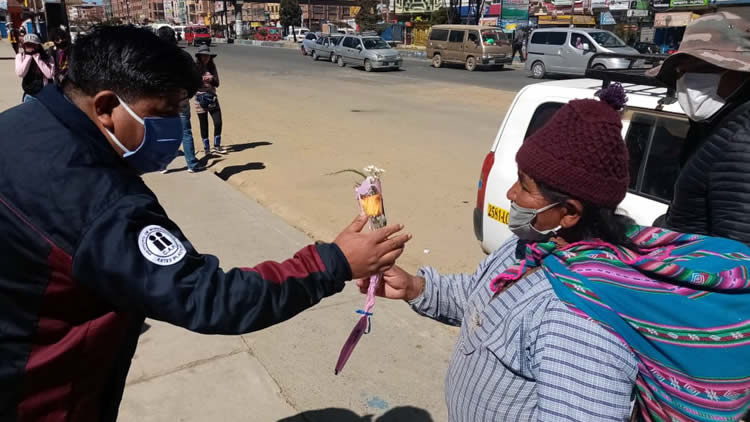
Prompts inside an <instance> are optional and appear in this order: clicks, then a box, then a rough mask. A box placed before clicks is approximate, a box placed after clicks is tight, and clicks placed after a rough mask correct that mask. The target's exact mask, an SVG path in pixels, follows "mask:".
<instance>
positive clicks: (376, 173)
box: [363, 164, 385, 179]
mask: <svg viewBox="0 0 750 422" xmlns="http://www.w3.org/2000/svg"><path fill="white" fill-rule="evenodd" d="M363 170H364V172H365V173H367V174H369V175H370V176H371V177H373V178H375V179H377V178H379V177H380V175H381V174H383V173H385V170H383V169H380V168H377V167H375V166H373V165H372V164H371V165H369V166H367V167H365V168H364V169H363Z"/></svg>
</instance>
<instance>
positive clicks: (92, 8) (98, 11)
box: [68, 3, 104, 25]
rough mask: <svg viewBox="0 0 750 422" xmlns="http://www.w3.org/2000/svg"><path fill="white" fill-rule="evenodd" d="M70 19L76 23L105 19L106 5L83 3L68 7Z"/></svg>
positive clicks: (91, 22) (93, 22) (92, 22)
mask: <svg viewBox="0 0 750 422" xmlns="http://www.w3.org/2000/svg"><path fill="white" fill-rule="evenodd" d="M68 19H70V21H71V22H72V23H74V24H79V25H80V24H87V25H90V24H95V23H99V22H102V21H104V6H103V5H98V4H94V3H82V4H79V5H75V6H69V7H68Z"/></svg>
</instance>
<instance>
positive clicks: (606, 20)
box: [599, 12, 617, 25]
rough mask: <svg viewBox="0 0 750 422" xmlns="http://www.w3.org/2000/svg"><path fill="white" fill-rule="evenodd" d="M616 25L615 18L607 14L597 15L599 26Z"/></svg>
mask: <svg viewBox="0 0 750 422" xmlns="http://www.w3.org/2000/svg"><path fill="white" fill-rule="evenodd" d="M616 23H617V22H615V17H614V16H612V14H611V13H609V12H602V14H601V15H599V25H614V24H616Z"/></svg>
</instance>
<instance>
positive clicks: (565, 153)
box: [516, 84, 630, 209]
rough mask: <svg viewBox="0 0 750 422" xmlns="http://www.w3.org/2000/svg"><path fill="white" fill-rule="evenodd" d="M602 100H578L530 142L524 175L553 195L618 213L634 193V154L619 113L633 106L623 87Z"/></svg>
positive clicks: (521, 163) (521, 158) (520, 157)
mask: <svg viewBox="0 0 750 422" xmlns="http://www.w3.org/2000/svg"><path fill="white" fill-rule="evenodd" d="M599 96H600V100H593V99H584V100H573V101H571V102H569V103H568V104H566V105H564V106H563V107H562V108H560V110H558V111H557V113H555V114H554V115H553V116H552V118H551V119H550V120H549V121H548V122H547V124H546V125H544V126H543V127H542V128H541V129H539V130H538V131H536V132H535V133H533V134H532V135H531V136H529V137H528V138H526V140H525V141H524V143H523V145H522V146H521V148H520V149H519V150H518V153H517V154H516V162H517V163H518V169H519V170H521V171H522V172H524V173H525V174H526V175H528V176H529V177H531V178H532V179H534V181H536V182H539V183H542V184H544V185H545V186H548V187H550V188H552V189H555V190H558V191H560V192H563V193H566V194H568V195H571V196H572V197H574V198H576V199H579V200H581V201H584V202H586V203H589V204H592V205H597V206H600V207H603V208H612V209H614V208H617V205H618V204H619V203H620V202H622V200H623V199H624V198H625V194H626V193H627V190H628V182H629V180H630V179H629V175H628V151H627V148H626V147H625V142H624V141H623V139H622V135H621V132H622V122H621V120H620V114H619V113H618V112H617V111H616V109H618V110H619V109H620V108H622V106H623V105H624V104H625V101H627V97H626V96H625V93H624V90H623V89H622V87H621V86H619V85H618V84H615V85H611V86H610V87H608V88H606V89H605V90H602V92H601V93H600V94H599Z"/></svg>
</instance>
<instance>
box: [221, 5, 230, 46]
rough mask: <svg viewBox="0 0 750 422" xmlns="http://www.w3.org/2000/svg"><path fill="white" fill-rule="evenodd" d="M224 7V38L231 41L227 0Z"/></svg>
mask: <svg viewBox="0 0 750 422" xmlns="http://www.w3.org/2000/svg"><path fill="white" fill-rule="evenodd" d="M223 2H224V5H223V6H222V7H223V9H224V10H223V11H224V37H225V39H226V40H227V41H229V13H228V11H227V0H223Z"/></svg>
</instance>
